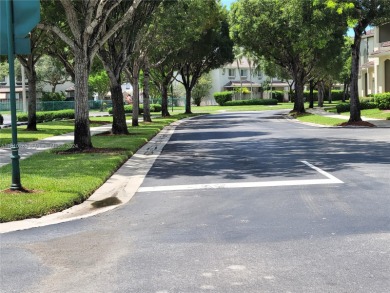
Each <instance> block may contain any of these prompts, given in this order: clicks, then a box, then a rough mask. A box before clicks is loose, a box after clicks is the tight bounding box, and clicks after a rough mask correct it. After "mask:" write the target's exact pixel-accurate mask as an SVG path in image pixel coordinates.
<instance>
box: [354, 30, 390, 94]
mask: <svg viewBox="0 0 390 293" xmlns="http://www.w3.org/2000/svg"><path fill="white" fill-rule="evenodd" d="M360 64H361V65H360V74H359V81H358V86H359V96H360V97H366V96H368V95H370V94H377V93H384V92H390V23H387V24H384V25H381V26H378V27H374V28H373V29H372V30H369V31H367V33H366V35H365V36H364V37H363V38H362V42H361V45H360Z"/></svg>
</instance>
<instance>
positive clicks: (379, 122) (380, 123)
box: [306, 107, 390, 128]
mask: <svg viewBox="0 0 390 293" xmlns="http://www.w3.org/2000/svg"><path fill="white" fill-rule="evenodd" d="M306 112H308V113H311V114H316V115H321V116H326V117H331V118H337V119H341V120H344V121H347V120H348V119H349V116H344V115H340V114H335V113H329V112H327V111H325V110H324V109H323V108H318V107H315V108H312V109H306ZM362 119H363V121H369V122H370V123H372V124H374V125H375V126H376V127H381V128H390V120H384V119H376V118H368V117H364V116H362Z"/></svg>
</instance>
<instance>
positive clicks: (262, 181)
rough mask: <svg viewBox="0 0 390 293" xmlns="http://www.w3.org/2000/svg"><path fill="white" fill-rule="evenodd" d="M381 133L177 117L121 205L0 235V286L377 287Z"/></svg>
mask: <svg viewBox="0 0 390 293" xmlns="http://www.w3.org/2000/svg"><path fill="white" fill-rule="evenodd" d="M389 142H390V132H389V130H388V129H381V128H324V127H313V126H309V125H304V124H300V123H296V122H292V121H289V120H285V119H283V117H282V116H280V115H279V112H264V113H223V114H218V115H210V116H203V117H199V118H196V119H193V120H189V121H187V122H186V123H184V124H182V125H181V126H180V127H178V128H177V130H176V131H175V134H174V135H173V136H172V138H171V140H170V142H169V143H168V144H167V145H166V147H165V148H164V151H163V153H162V154H161V156H160V157H159V158H158V159H157V161H156V163H155V164H154V166H153V167H152V169H151V170H150V172H149V174H148V176H147V177H146V179H145V181H144V184H143V185H142V187H141V188H140V189H139V192H138V193H137V194H136V195H135V196H134V197H133V199H132V200H131V201H130V202H129V203H128V204H127V205H123V206H121V207H120V208H118V209H115V210H113V211H111V212H107V213H104V214H100V215H98V216H95V217H91V218H87V219H84V220H77V221H73V222H67V223H63V224H58V225H52V226H47V227H42V228H35V229H30V230H25V231H18V232H12V233H7V234H3V235H1V236H0V237H1V238H0V241H1V258H0V268H1V271H0V274H1V283H0V291H1V292H40V293H44V292H87V293H88V292H140V293H149V292H151V293H173V292H175V293H176V292H177V293H187V292H189V293H192V292H220V293H228V292H232V293H237V292H242V293H251V292H256V293H257V292H259V293H263V292H297V293H298V292H299V293H301V292H354V293H357V292H362V293H367V292H383V293H385V292H389V288H390V196H389V190H390V167H389V164H390V156H389V154H390V146H389Z"/></svg>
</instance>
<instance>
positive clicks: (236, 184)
mask: <svg viewBox="0 0 390 293" xmlns="http://www.w3.org/2000/svg"><path fill="white" fill-rule="evenodd" d="M301 162H302V163H304V164H305V165H307V166H309V167H310V168H312V169H314V170H316V171H317V172H319V173H320V174H322V175H324V176H325V177H327V179H307V180H282V181H265V182H241V183H240V182H234V183H210V184H188V185H170V186H152V187H140V188H139V189H138V192H155V191H183V190H197V189H226V188H249V187H272V186H298V185H319V184H337V183H344V182H343V181H341V180H340V179H338V178H336V177H335V176H333V175H331V174H329V173H328V172H325V171H324V170H322V169H320V168H318V167H316V166H314V165H312V164H310V163H308V162H307V161H301Z"/></svg>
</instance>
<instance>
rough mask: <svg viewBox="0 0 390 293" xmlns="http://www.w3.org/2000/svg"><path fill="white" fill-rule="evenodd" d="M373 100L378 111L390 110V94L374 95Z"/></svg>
mask: <svg viewBox="0 0 390 293" xmlns="http://www.w3.org/2000/svg"><path fill="white" fill-rule="evenodd" d="M373 99H374V101H375V103H376V104H377V105H378V108H379V109H380V110H390V93H382V94H375V95H374V96H373Z"/></svg>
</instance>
